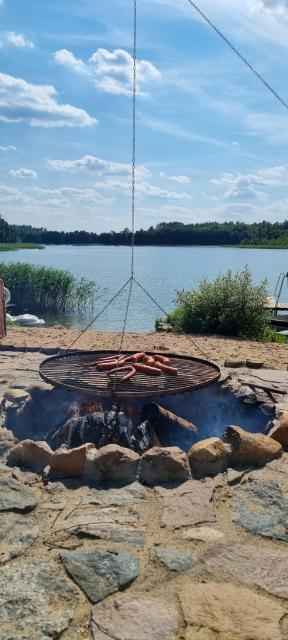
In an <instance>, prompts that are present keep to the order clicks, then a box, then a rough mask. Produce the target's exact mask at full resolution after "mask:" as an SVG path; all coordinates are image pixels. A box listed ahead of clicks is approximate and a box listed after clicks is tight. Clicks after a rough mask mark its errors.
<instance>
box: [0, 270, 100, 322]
mask: <svg viewBox="0 0 288 640" xmlns="http://www.w3.org/2000/svg"><path fill="white" fill-rule="evenodd" d="M0 278H2V280H3V281H4V284H5V286H6V287H7V288H8V289H9V290H10V292H11V298H12V303H13V305H15V307H19V308H21V309H23V308H25V309H29V311H30V310H31V312H37V311H50V312H64V311H69V310H71V309H73V310H74V309H76V310H78V311H79V312H80V311H81V310H83V309H85V308H86V307H87V305H88V304H93V301H94V298H95V290H96V286H95V283H94V282H90V281H88V280H86V279H85V278H82V279H81V280H78V279H77V278H75V276H73V275H72V274H71V273H70V272H69V271H63V270H62V269H53V268H52V267H41V266H40V267H38V266H35V265H31V264H26V263H21V262H17V263H13V262H11V263H9V264H5V263H0Z"/></svg>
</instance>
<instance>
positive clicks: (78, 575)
mask: <svg viewBox="0 0 288 640" xmlns="http://www.w3.org/2000/svg"><path fill="white" fill-rule="evenodd" d="M60 558H61V561H62V562H63V564H64V566H65V569H66V570H67V571H68V573H69V575H70V576H71V577H72V579H73V580H75V582H76V583H77V584H78V586H79V587H80V589H82V590H83V591H84V593H86V595H87V596H88V598H89V600H91V602H93V603H94V604H95V603H96V602H100V601H101V600H103V599H104V598H106V596H108V595H110V594H111V593H115V592H116V591H118V590H119V589H121V587H124V586H125V585H128V584H130V583H131V582H132V581H133V580H135V578H137V576H138V573H139V564H138V559H137V558H136V556H134V555H133V554H132V553H128V552H126V551H119V553H112V552H109V551H104V550H103V549H98V548H93V547H91V548H89V549H85V550H80V551H64V552H62V553H60Z"/></svg>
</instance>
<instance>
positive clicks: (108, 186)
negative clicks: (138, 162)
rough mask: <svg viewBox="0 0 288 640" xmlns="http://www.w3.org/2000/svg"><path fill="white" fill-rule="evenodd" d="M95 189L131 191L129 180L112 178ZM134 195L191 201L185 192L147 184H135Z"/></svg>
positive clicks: (97, 185)
mask: <svg viewBox="0 0 288 640" xmlns="http://www.w3.org/2000/svg"><path fill="white" fill-rule="evenodd" d="M95 186H96V188H97V189H104V190H106V191H124V192H126V193H127V192H129V191H130V190H131V183H130V181H129V180H127V179H126V180H125V179H122V180H119V179H114V178H110V179H109V178H108V179H105V180H102V181H101V182H97V183H96V185H95ZM135 191H136V195H138V196H140V197H145V196H147V197H156V198H165V199H167V198H168V199H169V198H170V199H171V200H191V196H190V194H189V193H186V192H179V191H169V189H162V188H161V187H158V186H157V185H156V186H155V185H152V184H150V183H149V182H137V183H136V185H135Z"/></svg>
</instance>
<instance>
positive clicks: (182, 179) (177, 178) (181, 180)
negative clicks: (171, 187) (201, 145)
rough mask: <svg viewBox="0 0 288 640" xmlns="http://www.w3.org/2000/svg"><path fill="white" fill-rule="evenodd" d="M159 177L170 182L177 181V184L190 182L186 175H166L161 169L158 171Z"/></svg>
mask: <svg viewBox="0 0 288 640" xmlns="http://www.w3.org/2000/svg"><path fill="white" fill-rule="evenodd" d="M160 176H161V178H165V179H166V180H171V182H178V184H190V183H191V179H190V178H189V177H188V176H167V174H166V173H164V172H163V171H161V172H160Z"/></svg>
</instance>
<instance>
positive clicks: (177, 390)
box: [39, 349, 221, 399]
mask: <svg viewBox="0 0 288 640" xmlns="http://www.w3.org/2000/svg"><path fill="white" fill-rule="evenodd" d="M122 353H123V354H124V355H133V354H134V353H135V349H134V350H133V351H130V350H125V351H124V350H123V352H122ZM145 353H147V354H148V355H151V356H153V355H156V354H157V353H159V352H157V351H145ZM118 354H119V351H116V350H115V349H106V350H101V351H100V350H97V351H79V350H77V351H76V350H75V351H69V352H62V353H59V354H57V355H54V356H50V357H49V358H45V360H43V361H42V362H41V363H40V366H39V375H40V377H41V378H42V380H44V381H45V382H47V383H48V384H50V385H52V386H54V387H57V388H60V389H64V390H66V391H71V392H74V393H78V394H79V393H81V394H84V395H87V396H97V397H99V398H101V397H103V398H107V397H108V398H109V397H110V398H131V399H133V398H151V397H163V396H168V395H179V394H183V393H189V392H191V391H196V390H198V389H202V388H204V387H207V386H210V385H211V384H214V383H216V382H217V381H218V380H219V378H220V376H221V370H220V367H218V365H216V364H215V363H214V362H211V361H209V360H204V359H203V358H197V357H194V356H187V355H180V354H178V353H173V352H169V353H167V352H166V351H165V352H163V355H164V356H165V357H168V358H174V359H176V360H183V361H187V363H189V362H191V361H192V362H193V363H195V364H200V365H201V364H202V365H205V366H206V367H207V373H208V370H209V369H210V371H211V379H209V380H208V381H207V380H205V381H203V380H202V381H200V382H197V383H194V384H193V383H192V382H190V383H189V382H187V383H186V385H185V384H184V385H182V386H181V387H180V386H178V387H177V386H176V387H173V386H171V388H168V389H167V388H166V389H163V388H162V389H161V387H158V388H155V389H153V388H152V389H149V390H147V391H141V390H140V391H139V390H135V391H134V390H131V389H130V390H123V389H119V387H118V388H117V389H113V390H111V389H109V388H106V389H104V390H103V389H102V388H101V387H98V388H94V389H91V388H89V387H87V386H83V388H82V386H81V381H80V382H79V386H77V385H75V384H69V383H66V382H65V383H63V382H61V381H59V380H57V379H55V377H53V375H51V374H50V375H49V373H48V374H47V373H45V367H46V366H47V365H48V364H50V363H53V362H55V363H59V364H60V365H61V362H62V363H63V362H69V359H70V358H71V359H72V358H76V361H74V364H76V365H77V361H80V362H79V365H80V366H81V358H82V357H83V358H85V357H88V358H90V357H91V358H93V357H94V358H96V357H99V358H100V357H105V356H110V355H118ZM161 355H162V352H161ZM79 365H78V366H79ZM43 369H44V371H43ZM213 370H214V375H212V373H213ZM99 373H100V372H99ZM167 378H168V376H165V379H166V380H167ZM79 380H80V378H79ZM156 380H157V382H158V381H160V380H159V378H153V382H154V384H155V381H156ZM162 380H163V378H162ZM83 384H84V385H85V383H83Z"/></svg>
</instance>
